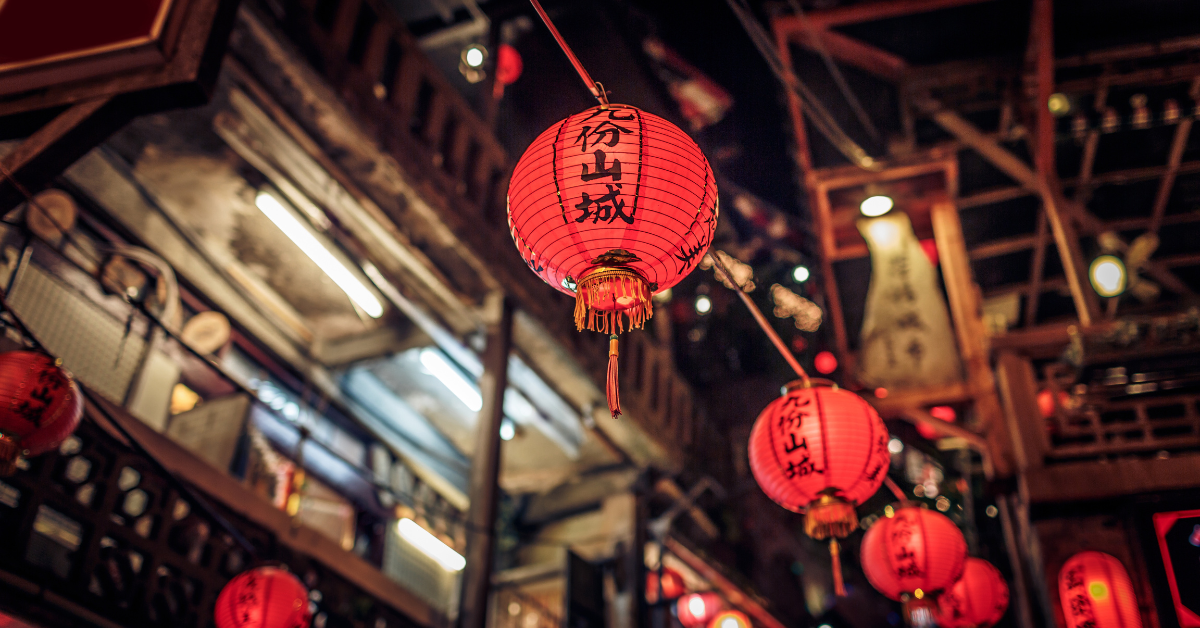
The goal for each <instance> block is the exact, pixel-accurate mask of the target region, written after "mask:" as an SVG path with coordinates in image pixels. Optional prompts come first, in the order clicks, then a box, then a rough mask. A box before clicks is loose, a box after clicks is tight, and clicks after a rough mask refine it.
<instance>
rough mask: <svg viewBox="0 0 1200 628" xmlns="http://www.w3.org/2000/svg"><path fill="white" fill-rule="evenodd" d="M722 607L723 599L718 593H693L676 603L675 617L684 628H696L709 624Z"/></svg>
mask: <svg viewBox="0 0 1200 628" xmlns="http://www.w3.org/2000/svg"><path fill="white" fill-rule="evenodd" d="M722 606H723V603H722V601H721V597H720V596H718V595H717V594H716V593H712V592H706V593H693V594H691V595H685V596H683V597H681V598H679V601H678V602H676V603H675V615H676V616H678V617H679V623H681V624H683V625H684V628H695V627H696V626H703V625H704V624H706V623H708V620H710V619H712V618H713V616H715V615H716V614H717V612H718V611H720V610H721V607H722Z"/></svg>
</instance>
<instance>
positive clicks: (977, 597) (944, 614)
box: [937, 558, 1008, 628]
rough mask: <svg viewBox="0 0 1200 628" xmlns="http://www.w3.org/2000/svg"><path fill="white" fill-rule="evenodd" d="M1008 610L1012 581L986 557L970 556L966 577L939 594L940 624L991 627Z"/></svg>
mask: <svg viewBox="0 0 1200 628" xmlns="http://www.w3.org/2000/svg"><path fill="white" fill-rule="evenodd" d="M1006 610H1008V583H1007V582H1005V581H1004V576H1002V575H1000V570H999V569H996V568H995V567H993V566H992V564H991V563H989V562H988V561H986V560H983V559H982V558H968V559H967V564H966V565H964V566H963V574H962V577H960V578H959V579H958V582H956V583H954V586H952V587H950V588H949V589H946V592H945V593H942V595H941V597H939V598H938V617H937V624H938V626H940V628H990V627H991V626H994V625H995V624H996V622H998V621H1000V618H1002V617H1004V611H1006Z"/></svg>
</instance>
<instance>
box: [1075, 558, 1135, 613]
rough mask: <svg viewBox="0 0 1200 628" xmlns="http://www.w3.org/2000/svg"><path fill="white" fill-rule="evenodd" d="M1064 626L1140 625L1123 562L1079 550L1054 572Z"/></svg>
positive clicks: (1131, 587)
mask: <svg viewBox="0 0 1200 628" xmlns="http://www.w3.org/2000/svg"><path fill="white" fill-rule="evenodd" d="M1058 598H1059V600H1060V601H1061V602H1062V608H1063V615H1064V616H1065V617H1066V620H1067V628H1085V627H1087V628H1142V616H1141V613H1140V612H1139V611H1138V601H1137V596H1135V595H1134V593H1133V582H1131V581H1130V580H1129V572H1127V571H1125V565H1122V564H1121V561H1119V560H1117V559H1116V558H1115V557H1113V556H1111V555H1109V554H1105V553H1103V552H1091V551H1088V552H1080V553H1078V554H1076V555H1074V556H1072V557H1071V558H1070V559H1069V560H1067V562H1066V563H1065V564H1064V565H1063V566H1062V569H1061V570H1060V571H1059V572H1058Z"/></svg>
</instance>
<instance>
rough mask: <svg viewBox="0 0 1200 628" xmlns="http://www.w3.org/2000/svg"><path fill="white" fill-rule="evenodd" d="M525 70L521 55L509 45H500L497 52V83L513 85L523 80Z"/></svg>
mask: <svg viewBox="0 0 1200 628" xmlns="http://www.w3.org/2000/svg"><path fill="white" fill-rule="evenodd" d="M524 69H525V62H524V61H522V60H521V53H519V52H517V49H516V48H513V47H512V46H510V45H509V44H500V49H499V50H498V51H496V82H497V83H499V84H501V85H512V84H513V83H516V82H517V79H519V78H521V72H522V71H523V70H524Z"/></svg>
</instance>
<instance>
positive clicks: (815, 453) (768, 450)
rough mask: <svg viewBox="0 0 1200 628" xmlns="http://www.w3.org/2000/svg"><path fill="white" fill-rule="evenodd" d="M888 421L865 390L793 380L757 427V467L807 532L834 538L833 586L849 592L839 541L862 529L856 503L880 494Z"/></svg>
mask: <svg viewBox="0 0 1200 628" xmlns="http://www.w3.org/2000/svg"><path fill="white" fill-rule="evenodd" d="M887 443H888V431H887V428H886V427H884V425H883V420H882V419H880V418H879V414H878V413H876V412H875V409H874V408H872V407H871V406H870V405H869V404H867V402H866V401H864V400H863V399H862V398H861V397H859V396H858V395H855V394H853V393H851V392H848V391H845V390H841V389H839V388H836V387H828V386H821V385H815V386H808V387H806V386H805V385H804V384H803V383H801V382H792V383H791V384H789V385H788V387H787V392H786V393H785V394H784V395H783V396H782V397H780V398H779V399H776V400H775V401H773V402H771V404H770V405H768V406H767V407H766V409H765V410H763V411H762V414H760V415H759V417H758V420H757V421H755V423H754V428H753V429H752V430H751V432H750V444H749V446H748V453H749V456H750V471H751V472H752V473H753V474H754V479H755V480H756V481H757V482H758V485H759V487H761V488H762V490H763V492H764V493H766V494H767V496H768V497H770V498H771V499H773V500H774V501H775V503H777V504H779V505H780V506H783V507H784V508H787V509H788V510H792V511H794V512H804V513H805V517H804V531H805V532H807V533H808V534H809V536H811V537H813V538H815V539H817V540H825V539H831V541H830V545H829V549H830V552H831V553H832V554H833V558H834V570H833V572H834V588H835V590H836V592H837V593H838V595H844V590H843V589H844V587H843V585H842V580H841V569H840V558H839V555H840V549H839V547H838V544H837V540H836V539H839V538H844V537H846V536H848V535H849V534H850V533H851V532H853V531H854V529H855V528H856V527H858V516H857V515H856V513H855V512H854V507H855V506H856V505H858V504H860V503H862V501H863V500H865V499H867V498H869V497H870V496H872V495H874V494H875V491H877V490H879V485H880V484H882V483H883V479H884V477H885V476H886V475H887V467H888V464H889V463H890V462H891V456H890V455H889V454H888V450H887Z"/></svg>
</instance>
